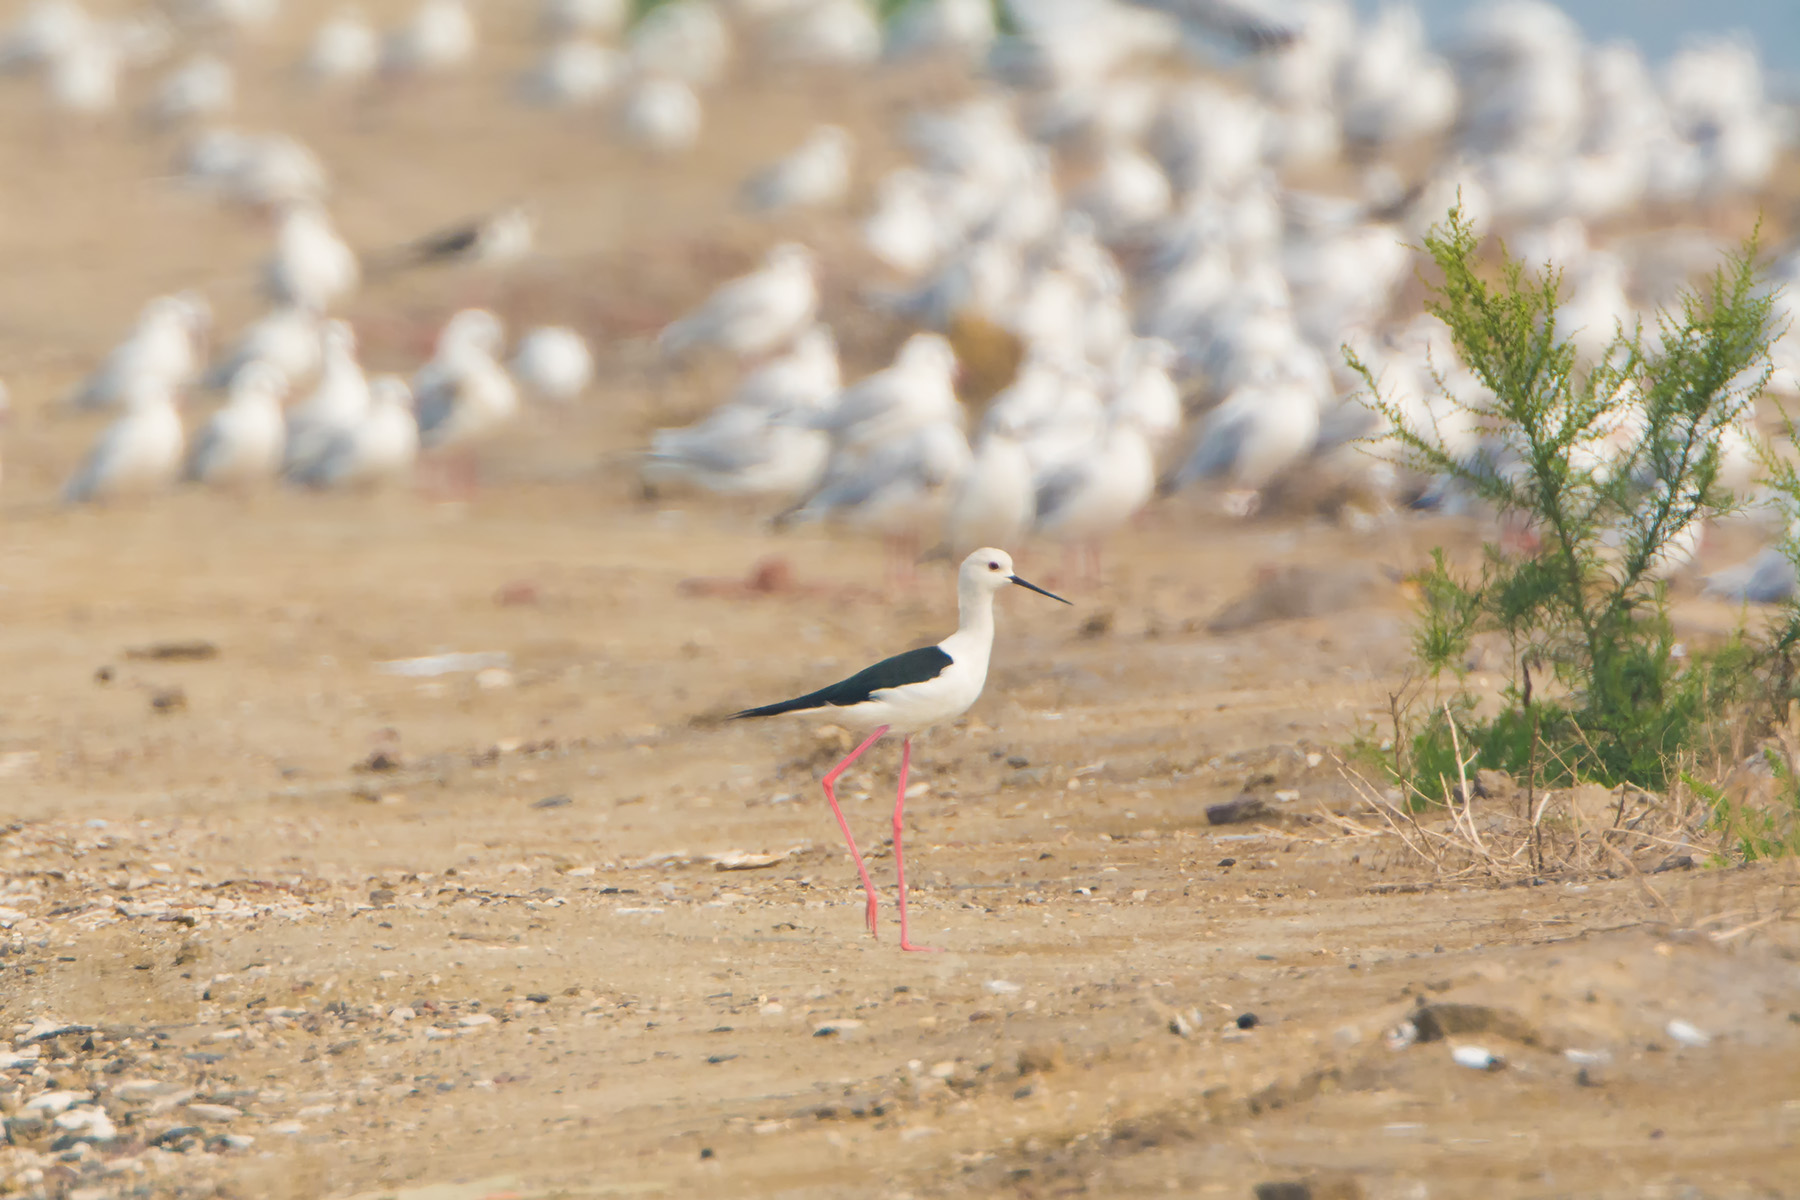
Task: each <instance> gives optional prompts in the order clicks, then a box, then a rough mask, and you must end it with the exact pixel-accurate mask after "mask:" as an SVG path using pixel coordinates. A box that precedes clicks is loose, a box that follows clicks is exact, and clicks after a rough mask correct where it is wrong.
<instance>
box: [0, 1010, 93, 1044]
mask: <svg viewBox="0 0 1800 1200" xmlns="http://www.w3.org/2000/svg"><path fill="white" fill-rule="evenodd" d="M92 1032H94V1027H93V1026H92V1025H71V1024H70V1023H68V1022H67V1021H53V1020H51V1019H49V1018H48V1017H39V1018H38V1019H37V1020H35V1021H33V1022H32V1023H31V1027H30V1028H29V1029H27V1030H26V1031H25V1032H24V1033H22V1034H20V1035H19V1036H18V1037H16V1038H14V1039H13V1045H15V1046H29V1045H31V1044H32V1043H34V1042H43V1041H48V1040H49V1039H51V1038H58V1037H67V1036H69V1035H71V1034H77V1033H92Z"/></svg>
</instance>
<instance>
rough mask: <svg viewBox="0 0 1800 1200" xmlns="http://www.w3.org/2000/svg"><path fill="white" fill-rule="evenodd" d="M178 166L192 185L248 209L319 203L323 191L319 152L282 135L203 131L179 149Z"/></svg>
mask: <svg viewBox="0 0 1800 1200" xmlns="http://www.w3.org/2000/svg"><path fill="white" fill-rule="evenodd" d="M179 169H180V172H181V174H182V177H183V180H184V181H185V182H186V183H188V184H189V185H190V186H193V187H196V188H199V189H202V190H206V191H211V192H213V193H215V194H216V195H217V196H218V197H219V198H220V199H221V200H226V201H229V202H231V203H234V204H242V205H245V206H248V207H251V208H281V207H283V206H285V205H293V204H318V203H319V202H320V201H322V200H323V199H324V197H325V193H326V190H327V184H326V178H325V167H324V165H323V164H322V163H320V161H319V158H318V156H317V155H316V154H314V153H313V152H312V151H311V150H309V149H308V148H307V147H306V146H305V145H303V144H302V143H300V142H299V141H296V140H295V139H294V138H291V137H289V136H287V135H286V134H282V133H270V134H260V135H258V134H243V133H237V132H235V131H233V130H229V129H213V130H207V131H205V132H203V133H200V134H197V135H195V137H194V138H193V139H192V140H190V141H189V142H188V143H187V144H186V146H184V147H183V149H182V153H181V158H180V163H179Z"/></svg>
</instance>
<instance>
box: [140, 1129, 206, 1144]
mask: <svg viewBox="0 0 1800 1200" xmlns="http://www.w3.org/2000/svg"><path fill="white" fill-rule="evenodd" d="M200 1132H201V1130H200V1127H199V1126H198V1125H176V1126H174V1127H173V1128H171V1129H165V1130H163V1131H162V1132H161V1133H159V1134H157V1135H156V1136H155V1137H153V1138H151V1139H150V1144H151V1145H152V1146H168V1145H173V1144H175V1143H177V1142H185V1141H187V1140H188V1139H189V1138H197V1137H199V1136H200Z"/></svg>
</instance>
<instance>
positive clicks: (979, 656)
mask: <svg viewBox="0 0 1800 1200" xmlns="http://www.w3.org/2000/svg"><path fill="white" fill-rule="evenodd" d="M1008 584H1017V585H1018V586H1020V587H1022V588H1029V589H1030V590H1032V591H1034V592H1037V593H1038V594H1039V595H1043V596H1049V597H1050V598H1051V599H1052V600H1061V601H1062V603H1064V604H1067V603H1069V601H1067V600H1063V598H1062V597H1061V596H1058V595H1056V594H1055V593H1053V592H1047V591H1045V590H1044V589H1043V588H1041V587H1039V586H1038V585H1037V584H1035V583H1028V582H1026V581H1025V580H1023V579H1020V578H1019V577H1018V576H1017V575H1016V574H1014V573H1013V562H1012V559H1011V558H1010V557H1008V555H1007V553H1006V551H1004V550H993V549H985V550H977V551H975V552H974V553H973V554H971V555H969V557H967V558H965V559H963V563H962V569H961V570H960V571H959V572H958V573H957V583H956V599H957V607H958V611H959V616H960V620H959V621H958V623H957V627H956V632H955V633H953V634H951V635H950V636H949V637H947V638H945V639H944V640H943V641H941V642H939V643H938V644H937V645H935V646H926V647H923V648H922V649H918V650H908V651H907V652H906V653H904V654H896V655H894V657H892V658H885V659H883V660H881V661H880V662H878V663H876V664H875V665H874V666H872V667H867V668H865V669H863V670H861V671H858V672H857V673H856V674H854V675H852V676H850V678H848V679H845V680H842V681H841V682H838V683H834V684H832V685H831V686H829V687H822V688H820V689H819V690H818V691H816V692H808V693H807V694H806V695H804V696H797V697H795V698H794V699H792V700H782V701H780V702H779V703H776V704H765V705H763V706H762V707H760V708H747V709H745V710H744V711H743V712H740V713H733V714H732V719H733V720H736V719H737V718H739V717H773V716H777V715H779V714H781V713H789V712H823V713H829V714H830V715H831V716H832V717H833V718H834V719H836V720H839V721H842V722H843V723H844V724H846V725H849V726H852V727H854V728H857V729H867V730H870V731H871V732H870V733H869V736H868V737H867V738H866V739H864V741H863V743H862V745H860V746H858V747H857V748H856V749H854V750H852V751H851V752H850V753H849V755H848V756H846V757H845V758H844V760H843V761H842V762H840V763H838V765H837V766H835V767H833V768H831V770H829V771H827V772H826V773H825V779H824V786H825V799H826V801H827V802H829V803H830V805H831V812H832V815H833V816H835V817H837V822H838V828H839V829H842V830H843V831H844V843H845V844H846V845H848V846H849V847H850V857H851V858H853V859H855V860H856V873H857V874H858V875H860V876H861V877H862V885H863V891H864V892H865V893H866V894H867V895H868V897H869V909H868V916H867V920H868V924H869V933H870V934H872V935H874V934H875V933H876V921H875V909H876V898H875V885H874V883H872V882H871V881H870V880H869V868H868V866H867V864H865V863H864V862H863V858H862V855H861V854H860V853H859V852H858V851H857V849H856V839H855V837H853V836H852V835H851V833H850V823H849V822H848V821H846V820H845V819H844V810H843V809H841V808H839V807H838V802H837V793H836V792H835V790H834V785H835V784H836V783H837V781H838V776H840V775H842V774H843V773H844V771H845V770H846V769H847V768H848V767H849V766H850V764H851V763H853V762H855V761H856V760H857V758H858V757H859V756H860V755H861V754H862V752H863V751H865V750H867V749H868V748H869V747H870V746H873V745H874V744H875V743H876V742H878V741H880V740H881V738H882V737H883V736H884V735H886V734H888V733H899V734H902V735H904V736H905V738H906V741H905V743H904V745H903V746H902V747H901V750H900V788H899V792H898V794H897V796H896V797H895V800H894V874H895V875H896V876H897V878H898V880H899V894H900V904H899V906H900V948H901V949H902V950H929V949H931V948H932V947H930V946H915V945H913V944H912V940H911V939H910V938H909V937H908V936H907V929H906V858H905V854H904V851H903V850H902V849H901V845H900V839H901V823H900V822H901V816H902V815H903V812H904V810H905V808H906V772H907V768H908V767H909V766H911V764H912V740H913V735H914V734H916V733H919V732H921V731H923V730H926V729H929V728H931V727H932V726H933V725H938V724H941V723H942V722H944V721H948V720H951V719H953V718H955V717H959V716H961V715H962V714H963V713H965V712H967V711H968V709H969V706H970V705H972V704H974V703H975V700H976V698H977V697H979V696H980V695H981V689H982V685H984V684H985V683H986V682H987V669H988V657H989V655H990V654H991V653H992V651H993V648H994V594H995V593H996V592H998V591H999V590H1000V589H1001V588H1003V587H1006V586H1007V585H1008Z"/></svg>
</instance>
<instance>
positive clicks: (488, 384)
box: [412, 308, 519, 449]
mask: <svg viewBox="0 0 1800 1200" xmlns="http://www.w3.org/2000/svg"><path fill="white" fill-rule="evenodd" d="M504 339H505V334H504V331H503V330H502V328H501V325H500V319H499V318H498V317H496V316H495V315H494V314H493V313H491V312H489V311H487V310H486V309H484V308H467V309H464V310H463V311H461V312H459V313H457V314H456V315H454V316H452V317H451V318H450V320H449V321H447V322H446V323H445V324H444V328H443V330H442V331H441V332H439V334H438V342H437V352H436V353H435V354H434V355H433V356H432V359H431V361H430V362H428V363H426V364H425V365H424V366H422V367H420V368H419V370H418V371H417V372H415V373H414V375H413V379H412V393H413V399H414V403H415V405H416V406H417V411H418V416H419V444H420V445H421V446H422V447H424V448H427V449H435V448H438V447H443V446H454V445H462V444H466V443H470V442H473V441H476V440H478V439H480V438H483V437H486V436H488V435H489V434H491V433H493V431H494V430H496V429H498V428H499V427H500V426H502V425H504V424H506V422H508V421H510V420H511V419H512V418H513V416H514V414H516V413H517V412H518V410H519V392H518V389H517V388H516V387H515V386H514V384H513V381H512V378H511V377H510V376H509V375H507V373H506V368H504V367H502V366H501V365H500V361H499V358H498V355H499V352H500V349H501V346H502V345H503V343H504Z"/></svg>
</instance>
